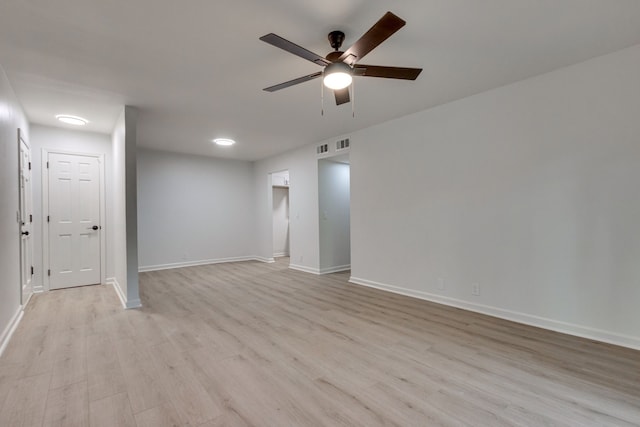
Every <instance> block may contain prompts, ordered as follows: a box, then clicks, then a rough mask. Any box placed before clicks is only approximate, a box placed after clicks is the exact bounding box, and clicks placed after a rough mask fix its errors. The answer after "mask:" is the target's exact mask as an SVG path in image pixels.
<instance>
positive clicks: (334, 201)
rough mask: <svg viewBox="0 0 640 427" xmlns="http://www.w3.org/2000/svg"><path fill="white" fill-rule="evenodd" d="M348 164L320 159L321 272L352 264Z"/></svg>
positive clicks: (345, 268) (343, 268) (337, 269)
mask: <svg viewBox="0 0 640 427" xmlns="http://www.w3.org/2000/svg"><path fill="white" fill-rule="evenodd" d="M349 173H350V172H349V164H347V163H339V162H335V161H332V160H319V161H318V203H319V206H318V208H319V217H320V237H319V244H320V272H321V273H327V272H334V271H342V270H348V269H349V267H350V264H351V244H350V242H351V238H350V231H349V223H350V213H349V211H350V209H349V205H350V190H349V189H350V185H349Z"/></svg>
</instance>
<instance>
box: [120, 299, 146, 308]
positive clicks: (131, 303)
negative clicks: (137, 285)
mask: <svg viewBox="0 0 640 427" xmlns="http://www.w3.org/2000/svg"><path fill="white" fill-rule="evenodd" d="M140 307H142V301H140V298H136V299H132V300H128V301H127V303H126V304H125V307H124V308H126V309H130V308H140Z"/></svg>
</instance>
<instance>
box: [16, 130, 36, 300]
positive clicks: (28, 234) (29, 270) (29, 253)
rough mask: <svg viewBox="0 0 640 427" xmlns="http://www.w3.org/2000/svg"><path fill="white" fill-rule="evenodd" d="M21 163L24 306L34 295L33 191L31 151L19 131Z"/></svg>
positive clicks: (21, 240) (22, 283)
mask: <svg viewBox="0 0 640 427" xmlns="http://www.w3.org/2000/svg"><path fill="white" fill-rule="evenodd" d="M18 143H19V144H20V146H19V154H20V161H19V163H18V165H19V174H20V182H19V185H20V188H19V197H20V282H21V283H20V288H21V298H22V304H23V305H24V304H26V303H27V301H29V298H30V297H31V294H32V293H33V284H32V278H33V241H32V239H33V199H32V190H31V185H32V184H31V150H30V148H29V146H28V145H27V142H26V141H25V140H24V139H23V138H22V134H21V132H20V131H18Z"/></svg>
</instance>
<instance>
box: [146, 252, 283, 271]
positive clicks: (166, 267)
mask: <svg viewBox="0 0 640 427" xmlns="http://www.w3.org/2000/svg"><path fill="white" fill-rule="evenodd" d="M240 261H261V262H275V261H274V259H273V258H264V257H258V256H243V257H232V258H217V259H204V260H200V261H184V262H173V263H169V264H158V265H144V266H141V267H138V272H139V273H144V272H145V271H158V270H170V269H172V268H183V267H195V266H198V265H208V264H221V263H225V262H240Z"/></svg>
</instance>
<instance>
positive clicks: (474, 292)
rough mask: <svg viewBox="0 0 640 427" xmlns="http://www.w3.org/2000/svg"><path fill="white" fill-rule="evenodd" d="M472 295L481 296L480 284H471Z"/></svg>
mask: <svg viewBox="0 0 640 427" xmlns="http://www.w3.org/2000/svg"><path fill="white" fill-rule="evenodd" d="M471 295H476V296H478V295H480V283H472V284H471Z"/></svg>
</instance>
